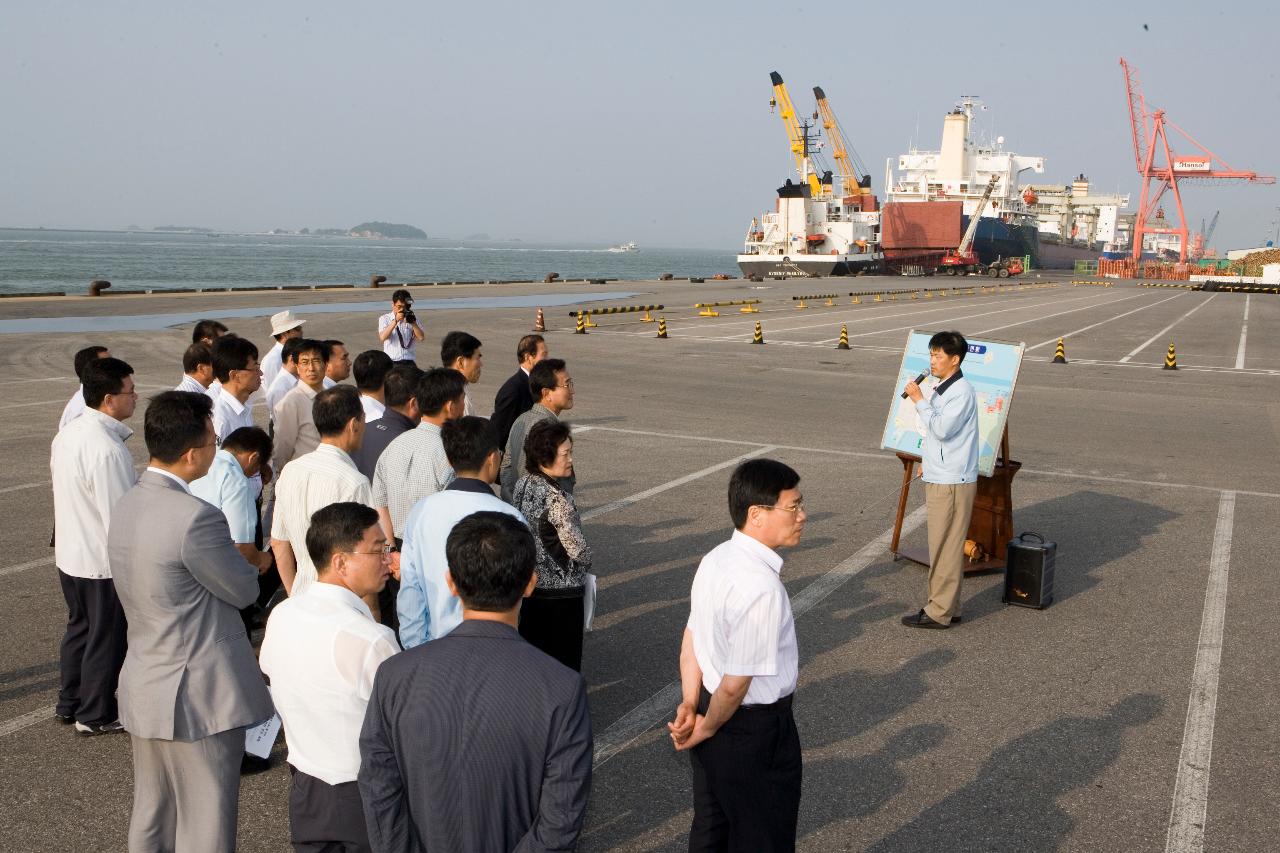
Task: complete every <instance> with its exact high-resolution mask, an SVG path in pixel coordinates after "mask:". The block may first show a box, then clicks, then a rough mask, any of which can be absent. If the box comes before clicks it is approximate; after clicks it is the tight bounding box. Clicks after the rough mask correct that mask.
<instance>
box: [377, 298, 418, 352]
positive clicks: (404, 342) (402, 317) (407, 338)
mask: <svg viewBox="0 0 1280 853" xmlns="http://www.w3.org/2000/svg"><path fill="white" fill-rule="evenodd" d="M426 336H427V333H426V332H424V331H423V330H422V324H420V323H419V322H418V315H417V314H414V313H413V297H412V296H410V295H409V291H407V290H404V289H401V290H397V291H396V292H395V293H393V294H391V313H389V314H383V315H382V316H381V317H379V318H378V340H380V341H382V351H383V352H385V353H386V354H387V355H389V356H391V360H392V361H413V360H414V356H413V349H414V347H415V346H416V345H417V343H418V341H420V340H422V339H423V338H425V337H426Z"/></svg>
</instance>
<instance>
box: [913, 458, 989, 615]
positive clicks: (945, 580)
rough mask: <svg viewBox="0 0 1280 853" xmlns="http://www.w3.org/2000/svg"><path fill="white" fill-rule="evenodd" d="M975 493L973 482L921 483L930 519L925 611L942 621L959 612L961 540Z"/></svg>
mask: <svg viewBox="0 0 1280 853" xmlns="http://www.w3.org/2000/svg"><path fill="white" fill-rule="evenodd" d="M977 493H978V484H977V483H976V482H973V483H955V484H945V483H925V484H924V501H925V507H926V508H927V509H926V511H927V513H928V520H929V603H928V604H926V605H925V606H924V612H925V614H926V615H927V616H928V617H929V618H930V619H932V620H933V621H935V622H941V623H942V624H943V625H950V624H951V620H952V619H955V618H956V617H958V616H959V615H960V587H961V584H962V583H963V581H964V540H965V536H967V535H968V533H969V519H970V518H971V517H972V516H973V498H974V496H975V495H977Z"/></svg>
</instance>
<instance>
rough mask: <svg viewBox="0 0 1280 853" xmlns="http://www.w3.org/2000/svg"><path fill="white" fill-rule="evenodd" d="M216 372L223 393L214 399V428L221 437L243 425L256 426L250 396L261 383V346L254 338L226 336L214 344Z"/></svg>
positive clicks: (214, 369)
mask: <svg viewBox="0 0 1280 853" xmlns="http://www.w3.org/2000/svg"><path fill="white" fill-rule="evenodd" d="M213 375H214V376H215V377H217V379H218V381H219V382H221V383H222V393H221V394H219V395H218V396H217V397H216V398H215V399H214V401H213V431H214V433H215V434H216V435H217V437H218V441H219V443H221V441H222V439H224V438H226V437H227V436H229V435H231V433H233V432H235V431H236V430H238V429H239V428H240V427H246V426H253V425H254V424H253V409H252V408H251V407H250V406H249V397H250V396H251V395H252V394H253V392H254V391H257V390H258V388H260V387H261V386H262V370H261V369H259V367H258V348H257V346H255V345H254V343H253V341H250V340H248V339H246V338H238V337H236V336H234V335H225V336H223V337H221V338H218V339H217V340H216V341H214V343H213Z"/></svg>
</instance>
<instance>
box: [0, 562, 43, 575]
mask: <svg viewBox="0 0 1280 853" xmlns="http://www.w3.org/2000/svg"><path fill="white" fill-rule="evenodd" d="M52 565H53V557H41V558H40V559H38V560H30V561H28V562H26V563H18V564H17V565H16V566H5V567H4V568H3V569H0V578H2V577H7V576H8V575H16V574H18V573H19V572H25V571H26V570H27V569H38V568H40V567H41V566H52Z"/></svg>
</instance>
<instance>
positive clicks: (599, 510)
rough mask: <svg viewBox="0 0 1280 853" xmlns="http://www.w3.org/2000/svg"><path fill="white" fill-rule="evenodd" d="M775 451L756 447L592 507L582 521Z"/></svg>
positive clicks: (770, 447) (765, 447)
mask: <svg viewBox="0 0 1280 853" xmlns="http://www.w3.org/2000/svg"><path fill="white" fill-rule="evenodd" d="M777 449H778V448H777V447H775V446H774V445H772V444H766V445H763V446H761V447H757V448H756V449H755V450H753V451H751V452H750V453H744V454H742V455H741V456H735V457H734V458H732V459H730V460H728V461H727V462H721V463H719V464H717V465H712V466H711V467H709V468H703V469H702V470H701V471H694V472H693V473H692V474H686V475H684V476H683V477H678V478H676V479H674V480H672V481H670V482H668V483H663V484H662V485H660V486H654V487H653V488H651V489H645V490H644V491H643V492H636V493H635V494H634V495H630V496H628V497H625V498H619V499H618V500H616V501H610V502H609V503H607V504H602V505H600V506H598V507H594V508H593V509H589V510H587V511H586V512H584V513H582V520H583V521H590V520H591V519H593V518H599V517H600V516H602V515H604V514H605V513H609V512H613V511H614V510H619V509H624V508H626V507H629V506H631V505H632V504H637V503H639V502H640V501H642V500H646V499H648V498H651V497H653V496H654V495H658V494H661V493H663V492H665V491H668V490H670V489H674V488H676V487H677V486H683V485H684V484H685V483H692V482H693V481H694V480H699V479H701V478H703V477H705V476H707V475H708V474H714V473H715V472H717V471H723V470H724V469H725V468H732V467H734V466H735V465H737V464H738V463H740V462H746V461H747V460H748V459H754V458H756V457H757V456H762V455H764V454H765V453H769V452H770V451H773V450H777Z"/></svg>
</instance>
